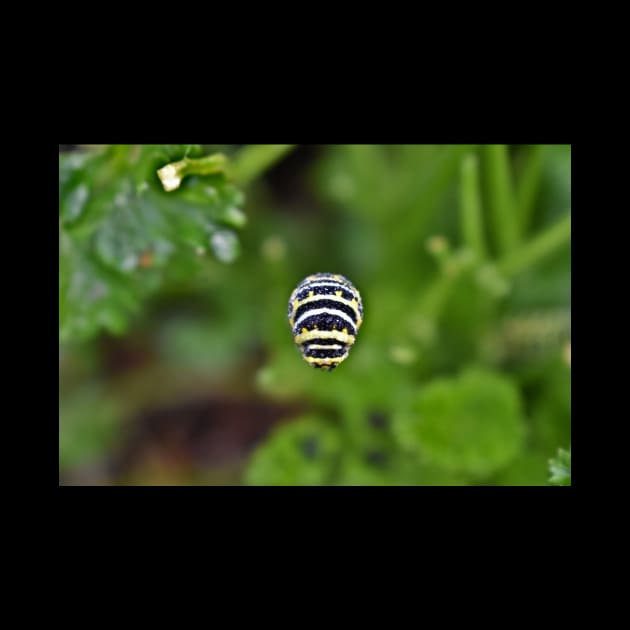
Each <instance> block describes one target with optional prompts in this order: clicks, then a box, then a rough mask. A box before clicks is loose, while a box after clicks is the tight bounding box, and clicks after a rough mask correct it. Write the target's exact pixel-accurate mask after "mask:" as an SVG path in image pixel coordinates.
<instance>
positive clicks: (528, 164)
mask: <svg viewBox="0 0 630 630" xmlns="http://www.w3.org/2000/svg"><path fill="white" fill-rule="evenodd" d="M544 148H545V147H544V145H542V144H535V145H533V146H532V147H531V148H530V149H529V152H528V153H527V156H526V158H525V164H524V165H523V171H522V173H521V175H520V177H519V179H518V183H517V186H516V205H517V208H518V218H519V228H520V233H521V234H526V233H527V230H528V229H529V226H530V223H531V218H532V212H533V210H534V204H535V202H536V195H537V194H538V190H539V188H540V179H541V175H542V166H543V153H544Z"/></svg>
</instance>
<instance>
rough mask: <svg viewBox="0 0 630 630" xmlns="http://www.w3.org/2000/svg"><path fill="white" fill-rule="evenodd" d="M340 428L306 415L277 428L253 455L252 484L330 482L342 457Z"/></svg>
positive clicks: (248, 480)
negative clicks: (340, 453) (339, 456)
mask: <svg viewBox="0 0 630 630" xmlns="http://www.w3.org/2000/svg"><path fill="white" fill-rule="evenodd" d="M339 449H340V438H339V434H338V432H337V430H336V429H335V428H334V427H333V426H330V425H329V424H328V423H327V422H326V421H325V420H323V419H321V418H319V417H316V416H304V417H301V418H299V419H297V420H295V421H293V422H291V423H289V424H286V425H283V426H281V427H279V428H278V429H276V430H275V431H274V432H273V433H272V435H270V436H269V438H267V440H266V441H265V443H264V444H263V445H262V446H260V447H259V448H258V449H257V450H256V452H255V453H254V454H253V456H252V459H251V461H250V463H249V467H248V469H247V471H246V475H245V481H246V483H247V484H249V485H262V486H284V485H299V486H317V485H325V484H327V483H330V480H331V479H332V476H333V473H334V467H335V464H336V461H337V459H338V455H339Z"/></svg>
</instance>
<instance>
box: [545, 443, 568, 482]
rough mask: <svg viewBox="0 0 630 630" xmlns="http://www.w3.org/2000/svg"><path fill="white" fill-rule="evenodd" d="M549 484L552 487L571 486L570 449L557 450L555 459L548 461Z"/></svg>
mask: <svg viewBox="0 0 630 630" xmlns="http://www.w3.org/2000/svg"><path fill="white" fill-rule="evenodd" d="M549 474H550V475H551V476H550V477H549V483H550V484H552V485H554V486H570V485H571V449H570V448H569V450H568V451H565V450H563V449H561V448H559V449H558V455H557V457H555V458H553V459H551V460H550V461H549Z"/></svg>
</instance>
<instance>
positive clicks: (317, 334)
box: [295, 328, 355, 346]
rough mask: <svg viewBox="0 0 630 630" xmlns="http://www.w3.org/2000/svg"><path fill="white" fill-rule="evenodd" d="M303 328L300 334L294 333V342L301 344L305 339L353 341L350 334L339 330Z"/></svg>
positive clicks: (350, 343)
mask: <svg viewBox="0 0 630 630" xmlns="http://www.w3.org/2000/svg"><path fill="white" fill-rule="evenodd" d="M304 330H305V329H304V328H303V329H302V334H300V335H296V337H295V343H297V344H301V343H304V342H305V341H310V340H311V339H336V340H337V341H341V342H342V343H345V344H348V345H350V346H351V345H352V344H353V343H354V341H355V337H353V336H352V335H346V334H345V333H342V332H341V331H340V330H308V331H306V332H304Z"/></svg>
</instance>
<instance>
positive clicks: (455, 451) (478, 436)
mask: <svg viewBox="0 0 630 630" xmlns="http://www.w3.org/2000/svg"><path fill="white" fill-rule="evenodd" d="M394 433H395V435H396V437H397V438H398V440H399V442H400V444H401V446H402V447H404V448H405V449H407V450H409V451H411V452H418V453H420V454H421V455H422V456H423V457H425V458H426V460H427V461H428V462H430V463H433V464H435V465H437V466H441V467H444V468H446V469H448V470H453V471H465V472H468V473H471V474H474V475H480V476H482V475H487V474H489V473H491V472H493V471H494V470H497V469H499V468H501V467H502V466H505V465H506V464H507V463H508V462H510V460H512V459H513V458H514V457H515V456H516V455H517V454H518V452H519V450H520V449H521V447H522V445H523V438H524V435H525V427H524V423H523V419H522V417H521V402H520V397H519V392H518V390H517V389H516V388H515V387H514V385H513V384H512V382H511V381H510V380H509V379H507V378H505V377H504V376H501V375H499V374H495V373H492V372H488V371H484V370H480V369H471V370H468V371H466V372H464V373H463V374H462V375H461V376H460V377H458V378H450V379H437V380H434V381H432V382H431V383H429V384H428V385H427V386H426V387H424V388H423V389H421V390H420V392H419V393H418V395H417V396H416V398H415V400H414V401H413V402H412V404H411V408H410V410H409V412H407V413H401V414H400V413H399V414H397V415H396V416H395V417H394Z"/></svg>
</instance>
